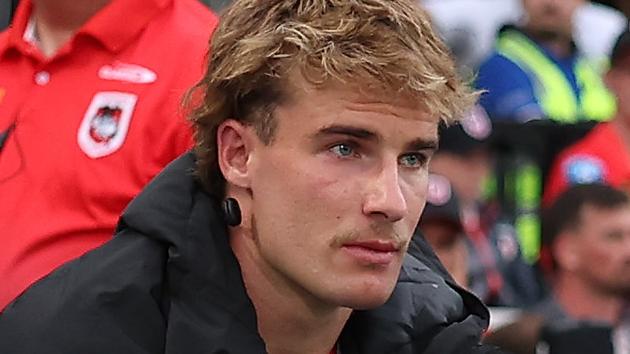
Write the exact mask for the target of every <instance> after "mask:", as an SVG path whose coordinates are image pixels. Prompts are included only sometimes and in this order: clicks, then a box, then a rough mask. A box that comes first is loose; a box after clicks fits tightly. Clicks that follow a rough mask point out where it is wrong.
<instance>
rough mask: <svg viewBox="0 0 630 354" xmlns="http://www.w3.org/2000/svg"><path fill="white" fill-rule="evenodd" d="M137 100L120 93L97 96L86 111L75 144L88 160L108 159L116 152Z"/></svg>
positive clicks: (105, 93) (102, 93) (132, 95)
mask: <svg viewBox="0 0 630 354" xmlns="http://www.w3.org/2000/svg"><path fill="white" fill-rule="evenodd" d="M137 100H138V96H136V95H134V94H130V93H123V92H99V93H97V94H96V95H94V98H92V102H91V103H90V106H89V107H88V110H87V112H86V113H85V116H84V117H83V121H82V122H81V126H80V127H79V132H78V134H77V140H78V143H79V146H80V147H81V150H83V152H85V153H86V154H87V155H88V156H89V157H91V158H94V159H95V158H99V157H103V156H107V155H109V154H111V153H113V152H115V151H116V150H118V149H119V148H120V147H121V146H122V144H123V143H124V141H125V138H126V137H127V130H128V129H129V123H130V122H131V116H132V114H133V110H134V108H135V105H136V101H137Z"/></svg>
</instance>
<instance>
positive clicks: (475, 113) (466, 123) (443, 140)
mask: <svg viewBox="0 0 630 354" xmlns="http://www.w3.org/2000/svg"><path fill="white" fill-rule="evenodd" d="M492 130H493V129H492V122H491V121H490V118H488V114H487V113H486V111H485V110H484V109H483V107H481V106H479V105H477V106H475V107H474V108H473V110H472V111H471V112H470V113H469V114H468V115H467V116H465V117H464V118H463V119H461V120H460V121H459V122H458V123H456V124H452V125H450V126H446V125H444V124H442V125H441V126H440V148H439V150H438V152H450V153H453V154H457V155H468V154H469V153H470V152H472V151H474V150H478V149H487V148H489V146H490V143H491V138H492Z"/></svg>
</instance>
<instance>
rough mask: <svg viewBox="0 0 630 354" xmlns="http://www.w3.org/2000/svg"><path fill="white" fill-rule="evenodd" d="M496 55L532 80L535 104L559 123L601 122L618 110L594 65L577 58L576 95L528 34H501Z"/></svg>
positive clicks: (509, 31)
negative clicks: (578, 88)
mask: <svg viewBox="0 0 630 354" xmlns="http://www.w3.org/2000/svg"><path fill="white" fill-rule="evenodd" d="M497 51H498V52H499V54H501V55H503V56H505V57H506V58H508V59H510V60H511V61H513V62H514V63H515V64H516V65H518V67H520V68H521V70H523V71H524V72H525V73H527V75H528V76H529V77H530V79H531V81H532V85H533V87H534V94H535V95H536V99H537V100H538V104H539V105H540V107H541V108H542V110H543V113H544V114H545V115H546V117H547V118H549V119H552V120H554V121H556V122H559V123H575V122H577V121H579V120H596V121H604V120H608V119H610V118H612V116H613V115H614V114H615V112H616V110H617V107H616V106H617V105H616V101H615V97H614V95H613V94H612V93H611V92H610V91H609V90H608V89H607V88H606V86H605V84H604V82H603V80H602V78H601V75H600V73H599V72H598V71H597V70H596V69H595V65H593V64H592V63H590V62H589V61H588V60H586V59H585V58H581V57H580V58H578V59H577V62H576V65H575V67H574V72H575V76H576V79H577V82H578V86H579V87H580V93H579V97H576V96H575V93H574V91H573V88H572V87H571V84H570V83H569V80H568V79H567V77H566V76H565V75H564V74H563V72H562V70H560V68H558V66H557V65H556V64H555V63H554V62H553V61H551V59H549V58H548V57H547V56H546V55H545V53H544V52H543V51H542V50H541V49H540V47H538V45H537V44H536V43H534V42H532V41H531V40H530V39H529V38H527V36H525V35H524V34H522V33H521V32H519V31H517V30H514V29H507V30H504V31H502V32H501V33H500V35H499V39H498V41H497Z"/></svg>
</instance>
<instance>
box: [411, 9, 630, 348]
mask: <svg viewBox="0 0 630 354" xmlns="http://www.w3.org/2000/svg"><path fill="white" fill-rule="evenodd" d="M424 3H425V4H426V5H427V6H428V9H429V11H430V12H431V13H432V15H433V18H434V21H435V23H436V26H437V27H438V29H439V30H440V31H441V33H442V35H443V37H444V38H445V40H446V42H447V44H448V45H449V46H450V47H451V50H452V52H453V54H454V55H455V56H456V59H457V61H458V63H459V65H460V72H461V73H462V75H466V76H467V77H468V78H469V79H470V81H471V83H472V84H473V85H474V86H475V87H476V88H477V89H479V90H481V96H480V101H479V106H478V107H477V109H476V110H475V111H474V112H471V114H470V115H469V116H468V117H465V118H464V119H463V120H462V121H461V124H459V125H456V126H451V127H443V131H442V134H441V141H440V144H441V145H440V150H439V151H438V153H437V154H436V156H435V158H434V160H433V161H432V167H431V170H432V173H433V174H432V176H431V182H430V189H429V197H428V204H427V207H426V209H425V213H424V215H423V217H422V219H421V222H420V224H419V226H418V231H419V232H418V235H421V234H423V235H424V236H425V237H426V238H427V240H428V241H429V242H430V243H431V244H432V245H433V246H434V248H435V250H436V252H437V253H438V255H439V256H440V258H441V259H442V261H443V263H444V264H445V266H446V267H447V268H448V269H449V270H450V271H451V273H452V274H453V275H454V277H455V278H456V279H457V280H458V281H459V282H460V284H462V285H464V286H466V287H468V288H470V289H471V290H472V291H473V292H475V293H476V294H477V295H478V296H480V297H482V298H483V299H484V301H485V302H486V303H488V304H490V305H493V306H494V307H493V311H492V312H493V314H494V315H495V322H494V324H493V326H492V328H491V331H490V333H489V334H488V336H487V338H486V340H487V341H489V342H492V343H495V344H498V345H500V346H501V347H502V348H504V349H506V350H510V351H512V352H514V353H595V352H596V353H613V352H615V353H628V352H630V346H629V344H630V327H629V323H630V317H629V316H628V304H630V208H629V206H630V204H629V201H628V196H627V192H628V182H630V158H629V157H630V134H629V133H630V130H629V128H630V110H629V107H628V99H627V97H628V95H630V33H629V32H628V20H627V17H626V15H627V14H628V4H627V3H626V2H623V1H619V2H608V3H606V4H603V3H595V2H589V1H583V0H562V1H554V0H518V1H492V0H485V1H484V0H479V1H457V0H451V1H424ZM419 237H420V236H419ZM515 309H516V310H515Z"/></svg>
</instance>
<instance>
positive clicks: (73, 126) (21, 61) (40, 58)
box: [0, 0, 217, 310]
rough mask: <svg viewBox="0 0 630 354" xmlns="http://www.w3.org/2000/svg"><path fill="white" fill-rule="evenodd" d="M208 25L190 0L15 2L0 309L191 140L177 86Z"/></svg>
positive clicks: (67, 255)
mask: <svg viewBox="0 0 630 354" xmlns="http://www.w3.org/2000/svg"><path fill="white" fill-rule="evenodd" d="M216 24H217V18H216V17H215V16H214V15H213V14H212V13H211V12H210V11H209V10H208V9H207V8H206V7H205V6H204V5H202V4H201V3H199V2H198V1H196V0H95V1H76V0H22V1H21V2H20V4H19V7H18V8H17V11H16V14H15V17H14V19H13V23H12V26H11V27H10V28H9V29H7V30H6V31H5V32H3V33H2V34H0V196H1V197H0V201H1V202H0V230H1V231H0V245H1V247H0V310H1V309H2V308H3V307H5V305H6V304H7V303H9V302H10V301H11V300H12V299H13V298H14V297H16V296H17V295H19V294H20V293H21V292H22V291H23V290H24V289H26V288H27V287H29V286H30V285H31V284H32V283H33V282H35V281H36V280H38V279H40V278H41V277H43V276H45V275H46V274H48V273H49V272H50V271H51V270H53V269H55V268H57V267H58V266H59V265H61V264H63V263H65V262H66V261H68V260H70V259H73V258H75V257H78V256H80V255H82V254H83V253H84V252H86V251H88V250H91V249H93V248H95V247H97V246H99V245H101V244H102V243H103V242H105V241H106V240H108V239H110V238H111V235H112V232H113V231H114V228H115V225H116V222H117V220H118V217H119V214H120V212H121V211H122V210H123V208H124V207H125V206H126V205H127V203H128V202H129V201H130V200H131V199H132V198H133V197H134V196H135V195H136V194H137V193H138V192H139V191H140V189H141V188H142V187H143V186H144V185H145V184H146V183H147V182H148V181H149V180H150V179H151V178H152V177H153V176H154V175H156V174H157V172H158V171H160V170H161V169H162V168H163V167H164V166H165V165H166V164H167V163H168V162H169V161H171V160H172V159H174V158H175V157H177V156H178V155H180V154H181V153H182V152H184V151H186V150H187V149H189V148H190V147H191V142H192V139H191V131H190V128H189V126H188V124H187V123H186V121H185V119H184V118H183V116H182V115H181V114H180V113H181V112H179V110H180V108H179V107H180V101H181V96H182V94H183V93H184V92H185V90H186V89H187V88H188V87H190V86H191V85H192V84H193V83H195V82H196V81H198V80H199V79H200V78H201V74H202V68H203V62H204V55H205V51H206V49H207V45H206V43H207V42H208V39H209V37H210V33H211V32H212V30H213V28H214V27H215V26H216Z"/></svg>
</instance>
